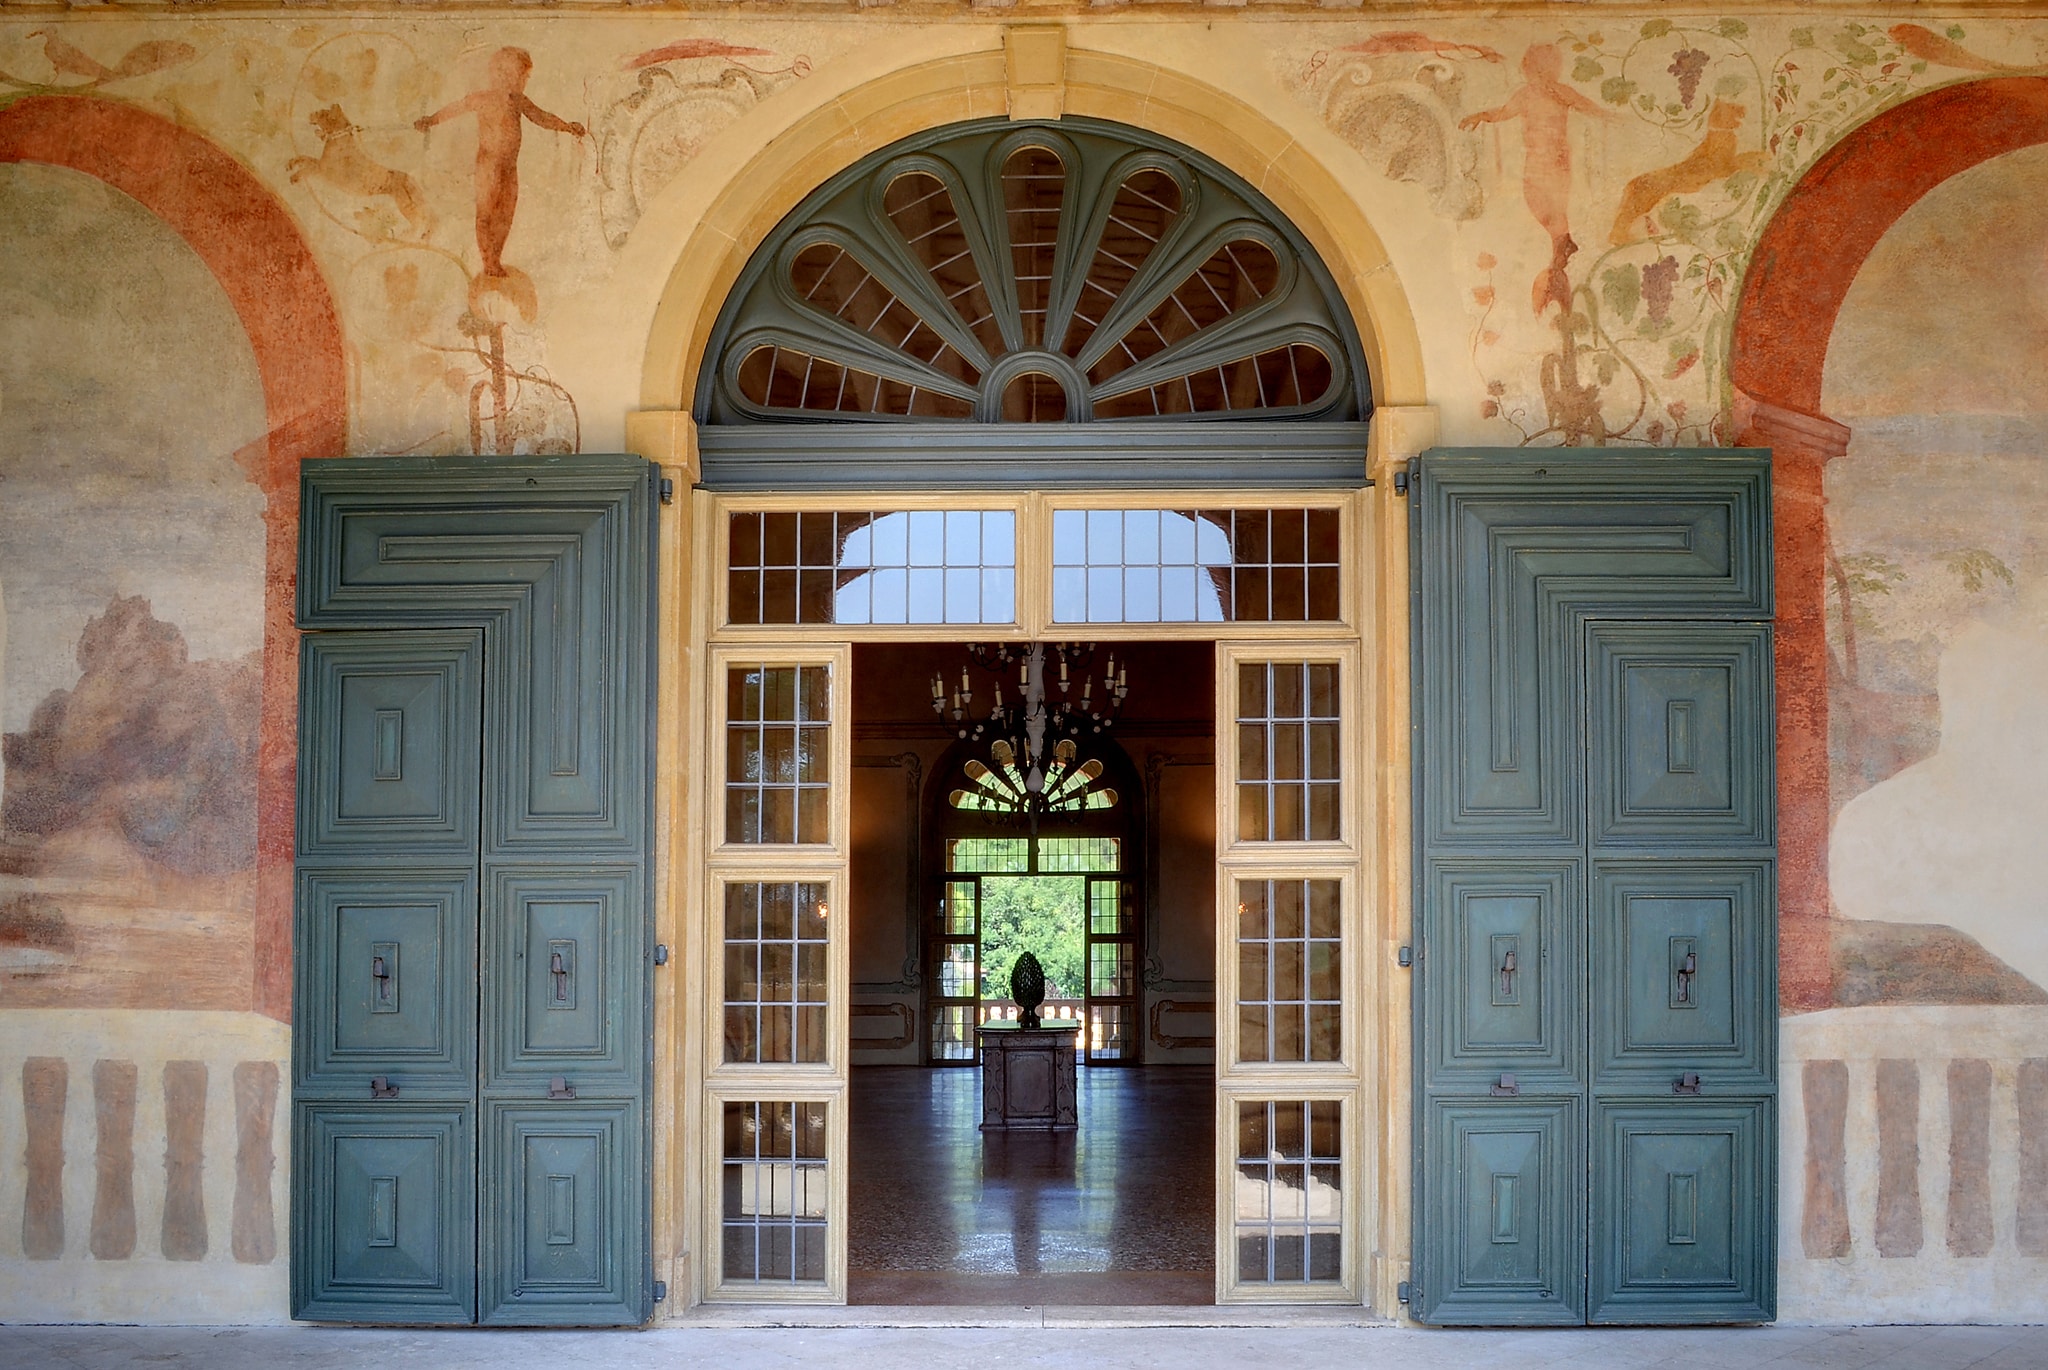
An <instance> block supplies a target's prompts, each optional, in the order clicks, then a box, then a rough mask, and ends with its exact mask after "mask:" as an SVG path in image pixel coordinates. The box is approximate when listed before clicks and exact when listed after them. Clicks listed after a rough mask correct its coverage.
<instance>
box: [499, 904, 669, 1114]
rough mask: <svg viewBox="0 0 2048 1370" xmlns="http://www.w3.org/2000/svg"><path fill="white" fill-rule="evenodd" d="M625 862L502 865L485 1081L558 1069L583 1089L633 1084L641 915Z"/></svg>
mask: <svg viewBox="0 0 2048 1370" xmlns="http://www.w3.org/2000/svg"><path fill="white" fill-rule="evenodd" d="M637 888H638V880H637V878H636V875H635V873H634V872H631V871H626V870H610V871H607V870H602V869H597V870H593V869H590V868H588V867H585V868H582V869H574V870H571V869H563V868H559V867H556V868H547V869H533V868H517V869H511V870H506V869H499V870H497V871H495V872H494V873H493V877H492V880H491V898H490V901H489V902H490V907H489V910H488V913H487V919H488V927H487V932H486V943H485V946H486V954H487V955H488V956H489V957H490V959H491V963H492V964H493V965H496V966H500V967H502V968H503V969H502V971H501V973H500V974H498V975H497V976H494V977H493V978H492V979H491V981H490V983H489V984H488V986H487V987H486V990H485V1017H486V1019H487V1021H489V1022H490V1023H491V1024H492V1025H493V1031H492V1032H491V1033H490V1034H489V1040H488V1042H487V1053H486V1054H487V1059H488V1061H489V1063H490V1075H489V1077H488V1079H487V1083H488V1084H489V1085H493V1086H495V1085H506V1084H510V1083H511V1082H513V1081H515V1080H520V1079H524V1080H528V1081H532V1082H536V1083H538V1082H544V1081H547V1080H551V1079H552V1078H553V1077H556V1076H561V1077H563V1078H564V1080H565V1082H566V1083H567V1084H568V1085H570V1086H572V1087H573V1088H575V1089H576V1090H577V1092H578V1093H579V1094H581V1095H585V1096H589V1095H593V1094H606V1093H613V1094H615V1093H618V1092H619V1091H621V1090H629V1089H631V1088H633V1087H634V1085H633V1084H632V1082H633V1081H634V1080H636V1079H637V1078H638V1076H637V1072H638V1060H639V1057H640V1055H641V1054H642V1052H643V1050H644V1047H645V1044H644V1042H642V1041H641V1040H640V1039H639V1037H638V1035H637V1033H635V1032H633V1031H631V1030H630V1027H631V1025H633V1024H636V1023H638V1022H639V1012H638V1004H639V986H640V980H641V978H642V975H643V973H644V972H643V969H642V967H640V966H639V965H637V964H634V963H633V962H632V961H631V960H629V959H628V958H629V957H631V956H632V949H633V948H634V947H635V946H636V945H637V943H638V941H639V937H638V934H639V931H640V929H639V926H638V922H639V920H640V919H641V918H642V917H643V916H644V915H643V913H642V911H641V908H640V903H639V900H638V899H637V898H636V890H637Z"/></svg>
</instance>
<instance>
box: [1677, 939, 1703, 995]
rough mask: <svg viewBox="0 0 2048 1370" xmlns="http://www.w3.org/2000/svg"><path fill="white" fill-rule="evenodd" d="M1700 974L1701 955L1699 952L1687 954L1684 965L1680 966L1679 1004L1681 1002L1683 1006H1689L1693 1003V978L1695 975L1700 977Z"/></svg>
mask: <svg viewBox="0 0 2048 1370" xmlns="http://www.w3.org/2000/svg"><path fill="white" fill-rule="evenodd" d="M1699 973H1700V958H1699V953H1698V952H1691V951H1689V952H1687V953H1686V954H1685V961H1684V962H1683V963H1682V964H1681V965H1680V966H1679V967H1678V1002H1679V1003H1681V1004H1689V1003H1691V1002H1692V978H1693V976H1695V975H1698V974H1699Z"/></svg>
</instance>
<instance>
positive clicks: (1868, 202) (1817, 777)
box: [1729, 77, 2048, 1011]
mask: <svg viewBox="0 0 2048 1370" xmlns="http://www.w3.org/2000/svg"><path fill="white" fill-rule="evenodd" d="M2043 143H2048V78H2042V77H2002V78H1999V79H1995V80H1984V81H1968V82H1963V83H1961V84H1958V85H1953V86H1947V87H1944V88H1942V89H1940V90H1936V91H1932V92H1930V93H1928V94H1926V95H1923V96H1920V97H1919V98H1917V99H1914V100H1909V101H1907V102H1905V103H1904V104H1901V105H1898V106H1896V107H1895V108H1893V109H1890V110H1888V111H1886V112H1885V113H1883V114H1880V115H1879V116H1877V117H1876V118H1874V119H1872V120H1870V121H1869V122H1868V123H1866V124H1863V125H1862V126H1861V127H1859V128H1858V129H1856V130H1855V131H1854V132H1853V133H1851V134H1849V135H1848V136H1847V137H1845V138H1843V139H1842V140H1841V141H1840V142H1839V143H1837V144H1835V145H1834V147H1832V148H1831V149H1829V151H1828V152H1827V153H1826V155H1824V156H1823V157H1822V158H1821V159H1820V160H1819V161H1818V162H1816V163H1815V164H1814V166H1813V167H1812V168H1811V169H1810V170H1809V171H1808V172H1807V173H1806V175H1805V176H1803V177H1801V178H1800V180H1799V183H1798V184H1797V185H1796V186H1794V187H1793V188H1792V191H1791V192H1790V194H1788V195H1787V196H1786V198H1785V201H1784V203H1783V204H1782V205H1780V206H1779V208H1778V212H1777V213H1776V214H1775V215H1774V216H1773V217H1772V219H1771V222H1770V224H1769V225H1768V226H1767V227H1766V229H1765V230H1764V234H1763V237H1762V239H1761V240H1760V241H1759V243H1758V245H1757V249H1756V253H1755V255H1754V256H1753V257H1752V259H1751V263H1750V268H1749V273H1748V276H1747V277H1746V279H1745V280H1744V282H1743V290H1742V298H1741V303H1740V304H1739V306H1738V307H1737V310H1736V319H1735V328H1734V344H1733V349H1732V356H1731V359H1730V365H1729V371H1730V375H1731V377H1732V378H1733V380H1734V383H1735V387H1736V412H1737V418H1738V424H1739V427H1740V433H1739V436H1738V441H1739V442H1740V443H1741V444H1742V445H1745V446H1758V447H1770V448H1772V449H1773V454H1774V456H1773V464H1772V483H1773V490H1774V505H1775V522H1776V537H1777V549H1776V551H1777V593H1778V639H1777V679H1778V805H1779V851H1780V865H1779V910H1780V912H1779V917H1780V924H1779V938H1780V942H1779V983H1780V989H1779V994H1780V999H1781V1002H1782V1004H1783V1006H1784V1007H1785V1008H1786V1009H1787V1010H1792V1011H1798V1010H1802V1009H1817V1008H1825V1007H1827V1006H1828V1004H1829V1000H1830V989H1831V985H1830V979H1831V975H1830V964H1829V950H1830V947H1829V925H1828V918H1829V912H1830V902H1829V895H1828V880H1827V866H1828V832H1829V826H1830V823H1831V815H1830V808H1829V794H1828V703H1829V701H1828V644H1827V627H1826V600H1827V595H1826V588H1825V570H1826V567H1825V560H1826V554H1827V521H1826V496H1825V489H1824V472H1825V468H1826V465H1827V463H1828V462H1829V461H1831V460H1833V459H1834V458H1836V457H1838V456H1840V455H1842V453H1843V452H1845V451H1846V450H1847V449H1848V443H1849V430H1848V429H1847V428H1846V427H1844V426H1843V425H1841V424H1839V423H1837V422H1835V421H1834V420H1832V419H1830V418H1827V417H1826V416H1825V415H1823V414H1821V413H1820V406H1821V381H1822V375H1823V372H1824V369H1825V367H1826V364H1827V351H1828V341H1829V339H1830V337H1831V336H1832V335H1833V333H1834V328H1835V319H1836V316H1837V314H1838V313H1839V312H1840V310H1841V307H1842V303H1843V301H1844V300H1845V299H1846V298H1847V296H1848V294H1849V288H1850V286H1851V285H1852V284H1853V283H1854V282H1855V279H1856V275H1857V272H1858V271H1859V270H1860V269H1861V268H1862V266H1863V263H1864V260H1865V259H1866V258H1867V257H1868V256H1869V255H1870V253H1871V250H1872V249H1873V248H1875V247H1876V246H1877V243H1878V240H1879V239H1881V238H1882V237H1883V236H1884V235H1885V233H1886V232H1887V231H1888V230H1889V229H1890V228H1891V227H1892V225H1893V224H1894V223H1896V222H1897V221H1898V219H1899V216H1900V215H1902V214H1904V213H1905V212H1906V211H1907V210H1908V209H1909V208H1911V207H1912V206H1913V205H1914V204H1915V203H1916V202H1917V201H1919V200H1920V198H1921V197H1922V196H1924V195H1926V194H1927V193H1928V192H1929V191H1930V190H1932V189H1933V188H1934V187H1936V186H1938V185H1940V184H1941V183H1942V182H1943V181H1946V180H1947V179H1949V178H1950V177H1951V176H1954V175H1957V174H1958V173H1960V172H1963V171H1967V170H1969V169H1970V168H1971V167H1974V166H1977V165H1978V164H1979V163H1982V162H1986V161H1989V160H1990V159H1992V158H1994V157H1997V156H2000V155H2002V154H2004V153H2008V152H2014V151H2017V150H2019V149H2021V148H2026V147H2033V146H2036V145H2039V144H2043Z"/></svg>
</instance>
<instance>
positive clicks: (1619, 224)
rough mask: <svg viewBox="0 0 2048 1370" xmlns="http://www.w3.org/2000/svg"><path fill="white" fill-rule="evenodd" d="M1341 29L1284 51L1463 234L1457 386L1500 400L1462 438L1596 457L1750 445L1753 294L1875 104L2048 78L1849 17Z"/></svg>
mask: <svg viewBox="0 0 2048 1370" xmlns="http://www.w3.org/2000/svg"><path fill="white" fill-rule="evenodd" d="M1321 36H1322V41H1321V42H1320V43H1317V44H1316V45H1315V46H1307V45H1306V44H1305V43H1304V42H1303V41H1302V40H1300V39H1296V40H1295V42H1294V43H1293V44H1292V45H1291V46H1290V47H1289V48H1288V49H1286V50H1285V51H1284V52H1282V53H1276V55H1275V67H1274V75H1275V77H1276V79H1278V80H1279V81H1281V82H1282V83H1283V84H1285V85H1287V86H1289V87H1291V88H1292V89H1293V90H1294V91H1295V92H1296V94H1297V96H1298V97H1299V98H1300V99H1302V100H1303V101H1305V102H1307V103H1308V104H1310V105H1311V106H1312V107H1313V108H1314V109H1315V110H1316V111H1317V113H1318V114H1319V115H1320V116H1321V118H1322V120H1323V122H1324V124H1325V125H1326V126H1328V127H1329V128H1330V129H1331V131H1332V132H1334V133H1336V134H1337V135H1338V136H1339V137H1340V138H1342V139H1343V140H1344V141H1345V142H1346V143H1348V144H1350V145H1351V147H1352V148H1354V149H1355V150H1356V151H1357V152H1358V153H1359V154H1360V155H1361V156H1362V157H1363V158H1364V159H1365V160H1366V162H1367V163H1368V164H1369V165H1370V166H1371V167H1372V168H1373V169H1374V171H1375V172H1376V173H1377V174H1379V175H1380V176H1382V177H1383V178H1384V179H1385V180H1386V181H1387V182H1388V183H1390V184H1392V185H1395V186H1401V185H1411V184H1412V185H1414V186H1416V187H1417V188H1418V189H1419V191H1420V192H1421V196H1420V198H1419V201H1418V200H1417V199H1412V198H1410V197H1407V196H1397V197H1395V198H1394V199H1392V200H1391V201H1390V204H1392V205H1398V206H1399V207H1400V209H1401V210H1402V211H1406V210H1408V209H1409V208H1410V207H1411V206H1412V207H1414V208H1419V209H1422V210H1423V211H1424V212H1425V213H1427V214H1428V215H1429V216H1430V217H1431V218H1433V219H1435V220H1437V221H1438V222H1439V224H1440V225H1441V226H1442V228H1443V229H1445V230H1448V235H1449V236H1448V237H1447V238H1446V239H1445V240H1444V246H1442V247H1441V249H1440V250H1441V251H1444V252H1447V253H1449V254H1451V257H1452V259H1451V261H1450V263H1449V265H1450V267H1451V269H1452V271H1453V272H1454V274H1455V277H1456V279H1457V281H1458V293H1459V296H1460V299H1459V306H1460V308H1461V310H1462V312H1463V316H1464V318H1463V325H1464V332H1465V340H1464V344H1463V346H1462V347H1461V348H1460V349H1459V350H1460V351H1462V353H1463V354H1464V357H1465V360H1466V363H1467V365H1468V366H1469V368H1470V371H1469V375H1468V378H1466V379H1464V380H1461V382H1460V383H1458V384H1457V385H1456V387H1455V388H1456V389H1458V390H1461V391H1478V392H1480V393H1477V394H1474V395H1472V396H1471V398H1469V399H1467V398H1466V397H1465V396H1463V395H1461V396H1460V397H1459V398H1457V399H1456V400H1450V401H1448V402H1447V403H1446V404H1445V416H1444V421H1445V424H1446V433H1447V436H1449V437H1450V438H1451V439H1452V440H1454V441H1459V442H1474V443H1481V442H1485V443H1492V442H1503V441H1505V442H1510V443H1517V444H1545V443H1549V444H1563V445H1592V446H1599V445H1605V444H1610V443H1634V444H1640V445H1648V446H1713V445H1724V444H1727V443H1729V442H1732V441H1733V440H1734V437H1735V433H1734V427H1733V421H1732V418H1731V413H1730V409H1731V402H1732V393H1731V391H1730V388H1729V385H1728V379H1727V374H1726V366H1727V359H1728V350H1729V339H1730V327H1731V324H1732V321H1733V311H1734V307H1735V304H1736V296H1737V293H1738V291H1739V288H1740V285H1741V282H1742V278H1743V273H1744V271H1745V270H1746V268H1747V266H1748V261H1749V255H1750V252H1751V250H1752V249H1753V247H1754V245H1755V242H1756V238H1757V235H1758V234H1759V233H1760V232H1761V231H1762V229H1763V227H1764V225H1765V224H1766V223H1767V222H1768V221H1769V218H1770V215H1771V212H1772V211H1773V210H1774V209H1775V208H1776V206H1777V204H1778V203H1779V201H1780V200H1781V199H1782V198H1783V196H1784V195H1785V193H1786V192H1787V191H1788V190H1789V189H1790V188H1791V187H1792V186H1793V185H1794V184H1795V183H1796V182H1797V181H1798V178H1799V176H1800V175H1801V174H1803V172H1804V171H1805V170H1806V169H1807V168H1808V167H1809V166H1810V165H1811V164H1812V163H1813V162H1814V160H1815V159H1816V158H1817V157H1818V156H1819V155H1820V154H1821V153H1822V152H1823V151H1825V150H1826V148H1827V147H1828V146H1829V144H1830V143H1832V142H1833V141H1834V140H1835V139H1836V138H1838V137H1840V136H1841V135H1842V134H1843V133H1845V132H1847V131H1848V130H1849V129H1851V128H1853V127H1855V126H1856V125H1857V124H1859V123H1861V122H1863V121H1864V120H1866V119H1868V118H1869V117H1871V116H1872V115H1874V114H1876V113H1878V112H1880V111H1882V110H1884V109H1886V108H1888V107H1890V106H1892V105H1894V104H1897V103H1898V102H1900V101H1902V100H1905V99H1908V98H1910V97H1911V96H1913V95H1914V94H1916V93H1919V92H1920V91H1923V90H1926V89H1928V88H1930V87H1932V86H1934V85H1938V84H1943V83H1946V82H1950V81H1955V80H1959V79H1967V78H1970V77H1972V76H1982V75H1984V74H1986V73H2003V72H2010V71H2022V70H2031V69H2036V68H2037V66H2038V64H2039V63H2040V62H2041V61H2042V58H2043V53H2042V52H2041V50H2040V49H2041V45H2042V44H2043V42H2044V41H2048V39H2044V36H2043V35H2042V34H2041V33H2040V32H2038V31H2037V30H2032V29H2028V28H2026V27H2024V26H2019V25H1997V24H1973V25H1969V26H1967V27H1966V26H1964V25H1961V24H1947V23H1939V24H1933V25H1930V24H1920V23H1890V24H1886V23H1879V22H1866V21H1859V20H1855V19H1850V18H1844V17H1839V16H1830V17H1828V18H1826V19H1825V20H1824V21H1822V20H1820V19H1819V18H1816V20H1815V21H1814V22H1810V23H1809V22H1801V21H1795V22H1791V23H1787V22H1785V21H1782V20H1775V19H1771V20H1766V19H1754V20H1752V19H1745V18H1733V17H1727V18H1719V19H1716V18H1700V17H1692V18H1663V17H1655V18H1647V19H1645V18H1640V17H1638V18H1630V17H1625V16H1621V15H1615V16H1612V21H1611V22H1608V23H1602V24H1590V25H1580V24H1572V25H1557V24H1555V23H1554V22H1550V23H1546V22H1545V21H1542V20H1530V21H1527V22H1516V23H1487V24H1474V23H1462V22H1457V21H1452V20H1446V21H1443V22H1441V23H1438V24H1434V25H1432V26H1431V27H1430V28H1429V29H1427V30H1398V31H1379V32H1375V31H1372V30H1370V29H1366V28H1364V26H1359V27H1356V28H1351V29H1328V30H1323V31H1321ZM1397 237H1405V231H1404V230H1397ZM1396 253H1397V257H1398V256H1399V255H1400V251H1399V247H1398V245H1397V247H1396ZM1404 279H1406V277H1405V276H1404ZM1440 323H1441V321H1432V324H1426V325H1425V327H1432V326H1433V325H1434V326H1440ZM1446 351H1448V349H1446Z"/></svg>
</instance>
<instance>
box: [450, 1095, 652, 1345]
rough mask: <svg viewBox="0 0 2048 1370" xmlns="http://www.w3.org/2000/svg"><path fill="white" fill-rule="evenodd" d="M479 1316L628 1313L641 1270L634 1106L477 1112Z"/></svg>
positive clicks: (517, 1318)
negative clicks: (485, 1207) (481, 1139)
mask: <svg viewBox="0 0 2048 1370" xmlns="http://www.w3.org/2000/svg"><path fill="white" fill-rule="evenodd" d="M486 1112H487V1115H488V1117H489V1118H490V1123H489V1127H490V1141H489V1144H488V1146H487V1147H486V1154H485V1162H484V1164H485V1171H484V1180H485V1184H486V1186H487V1187H488V1188H489V1189H490V1191H491V1192H492V1193H494V1194H496V1195H498V1196H499V1200H500V1201H499V1202H498V1203H497V1204H496V1205H495V1206H494V1207H493V1209H492V1210H491V1212H490V1213H489V1214H488V1215H487V1217H486V1223H485V1229H484V1262H483V1269H484V1282H483V1284H484V1287H483V1317H482V1321H484V1322H486V1323H500V1324H505V1323H523V1324H536V1323H564V1322H569V1323H588V1324H623V1323H636V1322H638V1321H639V1320H640V1319H639V1311H638V1310H639V1306H640V1300H641V1298H642V1290H641V1287H640V1286H641V1283H642V1281H643V1280H644V1278H645V1261H646V1240H645V1234H644V1230H643V1227H644V1222H645V1215H644V1214H642V1213H640V1212H638V1211H637V1209H636V1207H635V1206H634V1204H633V1197H634V1196H635V1195H636V1194H637V1193H638V1192H639V1189H640V1182H639V1178H638V1177H639V1171H640V1167H641V1165H642V1159H641V1155H640V1145H639V1137H640V1131H641V1128H640V1121H639V1106H638V1105H637V1104H629V1103H619V1104H580V1103H544V1104H499V1105H492V1106H490V1107H489V1108H488V1109H487V1110H486Z"/></svg>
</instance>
